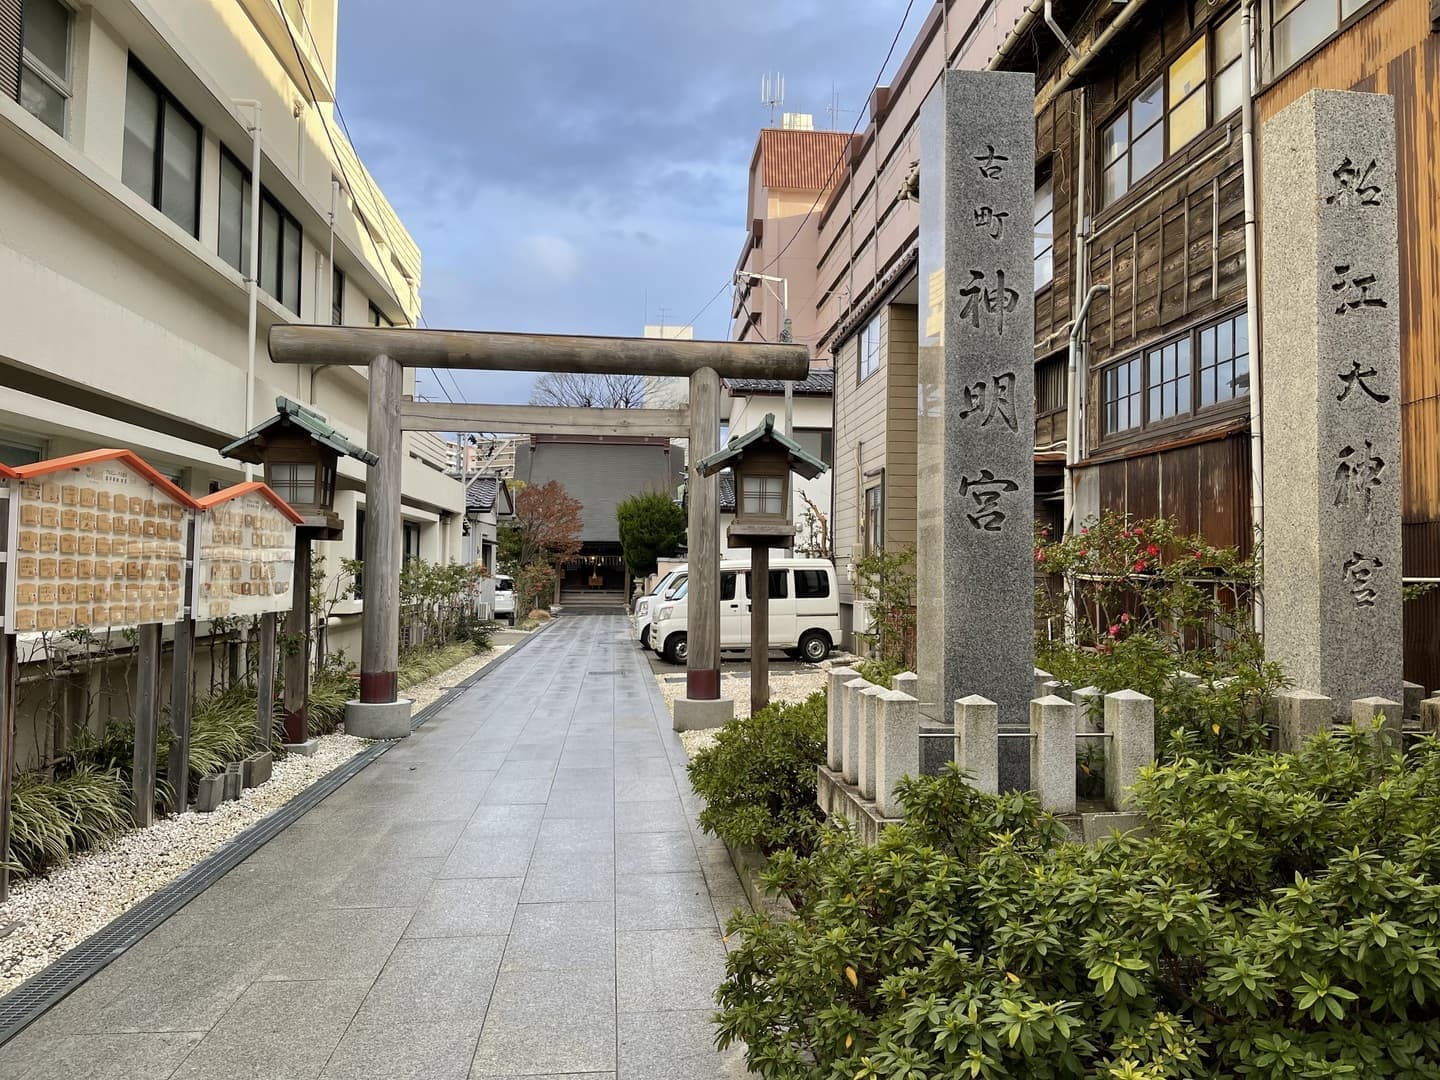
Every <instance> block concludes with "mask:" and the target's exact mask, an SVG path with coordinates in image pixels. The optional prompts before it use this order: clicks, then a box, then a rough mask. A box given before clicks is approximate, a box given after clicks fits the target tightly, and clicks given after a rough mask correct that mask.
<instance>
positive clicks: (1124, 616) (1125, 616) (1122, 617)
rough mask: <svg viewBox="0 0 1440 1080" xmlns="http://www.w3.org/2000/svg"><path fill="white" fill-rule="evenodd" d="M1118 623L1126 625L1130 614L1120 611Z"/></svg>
mask: <svg viewBox="0 0 1440 1080" xmlns="http://www.w3.org/2000/svg"><path fill="white" fill-rule="evenodd" d="M1120 621H1121V622H1122V623H1128V622H1129V621H1130V613H1129V612H1128V611H1122V612H1121V613H1120Z"/></svg>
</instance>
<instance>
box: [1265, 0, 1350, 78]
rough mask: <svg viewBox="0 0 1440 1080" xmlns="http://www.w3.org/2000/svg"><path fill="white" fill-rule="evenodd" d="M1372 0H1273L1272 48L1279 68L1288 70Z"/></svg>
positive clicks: (1271, 9) (1279, 70)
mask: <svg viewBox="0 0 1440 1080" xmlns="http://www.w3.org/2000/svg"><path fill="white" fill-rule="evenodd" d="M1369 3H1370V0H1271V8H1270V25H1271V31H1270V33H1271V48H1272V50H1273V52H1274V55H1275V70H1276V72H1281V71H1284V70H1285V69H1286V68H1288V67H1289V66H1290V65H1291V64H1294V63H1295V62H1296V61H1297V60H1299V59H1300V58H1301V57H1302V56H1304V55H1305V54H1306V53H1308V52H1309V51H1310V50H1311V49H1313V48H1315V46H1317V45H1319V44H1320V43H1321V42H1322V41H1324V40H1325V39H1326V38H1327V37H1329V36H1330V35H1331V34H1333V33H1335V32H1336V31H1337V30H1339V29H1340V24H1341V23H1343V22H1344V21H1345V20H1346V19H1348V18H1350V17H1351V16H1352V15H1355V14H1357V13H1358V12H1359V11H1360V10H1361V9H1362V8H1364V7H1366V6H1368V5H1369Z"/></svg>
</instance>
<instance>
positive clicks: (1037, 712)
mask: <svg viewBox="0 0 1440 1080" xmlns="http://www.w3.org/2000/svg"><path fill="white" fill-rule="evenodd" d="M1030 786H1031V787H1032V788H1033V789H1034V791H1035V793H1036V794H1037V795H1038V796H1039V797H1040V806H1041V808H1042V809H1044V810H1049V811H1050V812H1051V813H1055V814H1073V813H1075V706H1074V705H1072V704H1070V702H1068V701H1066V700H1065V699H1064V698H1061V697H1056V696H1055V695H1053V694H1050V695H1047V696H1045V697H1042V698H1036V699H1035V700H1033V701H1031V702H1030Z"/></svg>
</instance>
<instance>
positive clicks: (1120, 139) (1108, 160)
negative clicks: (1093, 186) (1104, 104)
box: [1100, 78, 1165, 204]
mask: <svg viewBox="0 0 1440 1080" xmlns="http://www.w3.org/2000/svg"><path fill="white" fill-rule="evenodd" d="M1164 99H1165V80H1164V79H1163V78H1159V79H1156V80H1155V81H1154V82H1152V83H1151V84H1150V85H1149V86H1147V87H1146V88H1145V89H1144V90H1142V91H1140V93H1139V95H1137V96H1136V98H1135V100H1134V101H1132V102H1130V104H1129V106H1128V107H1127V108H1126V110H1125V111H1124V112H1123V113H1121V114H1120V116H1119V117H1118V118H1117V119H1116V120H1115V121H1114V122H1113V123H1111V124H1110V125H1109V126H1108V127H1106V128H1105V130H1104V131H1103V132H1101V135H1100V147H1101V152H1102V153H1103V155H1104V157H1103V161H1104V168H1105V176H1104V194H1105V202H1106V203H1107V204H1109V203H1112V202H1114V201H1115V200H1116V199H1118V198H1119V197H1120V196H1121V195H1124V194H1125V192H1127V191H1129V190H1130V187H1131V185H1132V184H1134V183H1135V181H1137V180H1139V179H1140V178H1141V177H1143V176H1145V175H1146V174H1148V173H1149V172H1150V171H1151V170H1152V169H1154V168H1155V167H1156V166H1157V165H1159V164H1160V162H1161V160H1162V159H1163V158H1164V156H1165V144H1164V135H1165V124H1164V121H1165V101H1164Z"/></svg>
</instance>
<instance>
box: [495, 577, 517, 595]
mask: <svg viewBox="0 0 1440 1080" xmlns="http://www.w3.org/2000/svg"><path fill="white" fill-rule="evenodd" d="M495 591H496V592H514V591H515V585H514V583H513V582H512V581H511V580H510V579H509V578H508V577H498V578H496V579H495Z"/></svg>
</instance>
